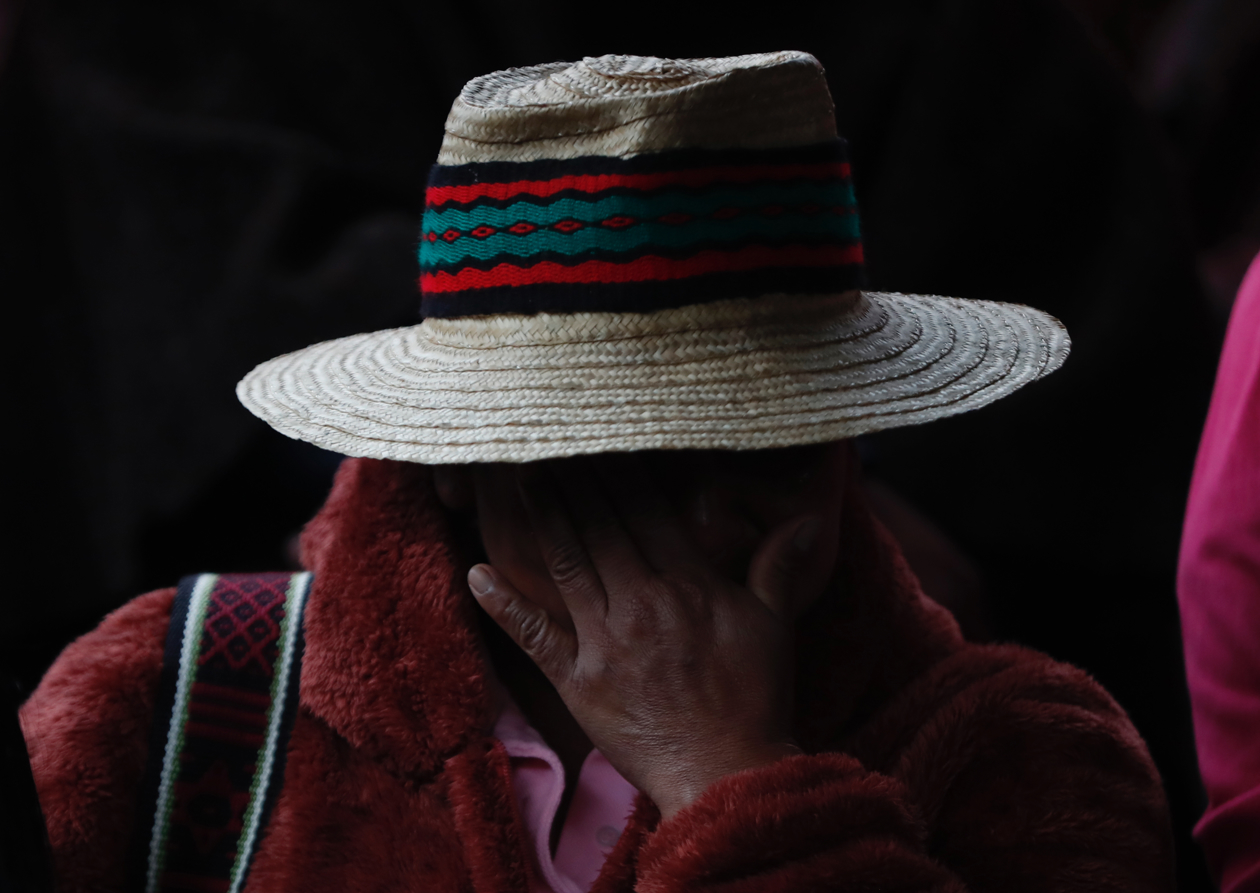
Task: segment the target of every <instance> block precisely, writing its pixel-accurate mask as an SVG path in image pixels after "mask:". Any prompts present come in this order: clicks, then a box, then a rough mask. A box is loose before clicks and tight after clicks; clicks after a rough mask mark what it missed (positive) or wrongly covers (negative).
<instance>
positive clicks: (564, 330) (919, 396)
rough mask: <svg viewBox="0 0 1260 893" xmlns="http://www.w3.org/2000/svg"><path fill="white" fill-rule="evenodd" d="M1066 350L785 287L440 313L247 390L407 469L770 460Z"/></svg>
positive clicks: (264, 370) (994, 384) (991, 326)
mask: <svg viewBox="0 0 1260 893" xmlns="http://www.w3.org/2000/svg"><path fill="white" fill-rule="evenodd" d="M1068 348H1069V342H1068V336H1067V332H1066V331H1065V330H1064V329H1063V326H1062V325H1061V324H1060V323H1059V322H1058V321H1057V320H1056V319H1054V318H1053V317H1051V316H1049V315H1048V314H1045V313H1042V312H1041V311H1039V310H1034V309H1032V308H1028V307H1022V306H1018V305H1013V304H999V303H995V302H989V301H963V300H959V299H956V298H942V297H927V296H915V295H900V294H884V293H872V292H848V293H846V294H843V295H821V296H805V297H803V296H799V295H794V296H790V297H789V296H771V297H767V298H760V299H757V300H748V299H736V300H729V301H721V302H717V303H711V304H698V305H694V306H689V307H682V308H679V309H671V310H662V311H658V312H656V313H647V314H634V313H625V314H614V313H575V314H538V315H535V316H487V317H470V318H464V319H453V320H438V319H431V320H426V321H425V322H423V323H421V324H420V325H418V326H412V327H408V328H402V329H393V330H387V331H382V332H373V333H369V334H366V335H356V336H353V337H350V338H342V339H339V340H337V341H329V342H325V343H324V344H317V345H315V346H313V347H308V348H306V349H304V350H300V351H297V352H296V353H291V354H288V355H286V356H282V357H278V358H276V359H274V360H270V361H268V362H266V363H263V364H262V365H261V366H259V367H258V368H256V369H255V370H254V371H253V372H251V373H250V374H249V375H247V376H246V377H245V379H244V380H242V381H241V383H240V384H239V385H238V386H237V395H238V396H239V397H240V399H241V402H242V403H244V404H245V406H246V407H247V408H249V410H250V411H251V412H253V413H254V414H255V415H257V416H259V417H260V418H262V419H263V420H264V421H266V422H267V423H268V424H270V425H271V426H272V427H274V428H276V429H277V430H279V431H281V432H282V433H284V434H287V435H288V436H290V437H294V438H298V439H301V440H307V441H310V442H311V443H314V444H316V445H318V446H321V447H324V448H325V449H329V450H333V451H335V452H339V453H345V454H347V455H351V456H368V457H373V458H379V459H398V460H403V461H408V462H423V463H430V464H442V463H462V462H529V461H534V460H537V459H546V458H553V457H560V456H572V455H579V454H589V453H602V452H613V451H632V450H651V449H740V450H747V449H766V448H771V447H782V446H790V445H795V444H804V443H817V442H821V441H828V440H836V439H840V438H845V437H853V436H855V435H858V434H865V433H868V432H871V431H878V430H881V429H885V428H894V427H899V426H902V425H911V424H917V423H920V422H927V421H931V420H934V419H939V418H944V417H946V416H951V415H956V414H958V413H961V412H966V411H967V410H971V409H975V408H977V407H980V406H983V405H985V404H987V403H991V402H993V401H994V400H997V399H999V398H1000V397H1003V396H1006V395H1007V394H1009V393H1011V392H1012V391H1014V390H1016V389H1017V388H1019V387H1022V386H1023V385H1025V384H1027V383H1028V382H1030V381H1033V380H1034V379H1037V378H1040V377H1042V376H1044V375H1047V374H1049V373H1050V372H1052V371H1054V370H1055V369H1056V368H1058V367H1059V366H1060V365H1061V364H1062V362H1063V360H1064V359H1065V357H1066V356H1067V353H1068Z"/></svg>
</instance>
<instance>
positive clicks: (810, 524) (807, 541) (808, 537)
mask: <svg viewBox="0 0 1260 893" xmlns="http://www.w3.org/2000/svg"><path fill="white" fill-rule="evenodd" d="M820 526H821V525H820V523H819V521H818V519H817V518H810V519H809V520H808V521H806V522H805V523H804V524H802V525H801V526H800V527H798V528H797V529H796V535H795V536H794V537H792V545H793V546H795V547H796V548H797V549H798V550H800V551H801V552H808V551H809V550H810V547H812V546H813V545H814V540H816V539H818V528H819V527H820Z"/></svg>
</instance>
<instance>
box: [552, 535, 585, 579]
mask: <svg viewBox="0 0 1260 893" xmlns="http://www.w3.org/2000/svg"><path fill="white" fill-rule="evenodd" d="M547 568H548V569H549V570H550V571H551V576H552V578H553V579H554V580H555V581H556V584H557V585H560V586H577V585H580V584H582V583H583V582H584V581H585V577H586V560H585V556H584V555H583V554H582V550H581V549H580V547H579V546H578V545H577V544H576V543H565V544H564V545H558V546H553V547H551V548H550V549H549V550H548V552H547Z"/></svg>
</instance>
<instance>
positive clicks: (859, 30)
mask: <svg viewBox="0 0 1260 893" xmlns="http://www.w3.org/2000/svg"><path fill="white" fill-rule="evenodd" d="M747 10H748V11H747V12H741V13H739V14H735V13H731V14H726V13H723V12H722V11H721V7H719V6H717V5H716V4H688V3H678V2H674V3H667V4H659V3H657V4H653V3H641V4H638V5H634V6H626V5H618V6H616V7H613V6H611V5H605V4H593V5H590V6H587V7H578V6H576V5H574V6H567V5H552V6H548V5H541V4H528V5H524V4H507V3H503V2H499V0H485V2H479V3H476V4H472V3H465V4H450V3H446V4H440V3H430V2H423V0H409V2H403V0H355V2H349V0H342V2H340V3H334V2H329V0H250V2H243V0H214V2H210V0H185V2H178V3H172V2H154V0H27V2H26V3H25V4H24V5H23V4H18V3H15V2H14V0H7V5H6V0H0V297H2V298H3V307H4V311H5V313H6V314H7V316H8V325H7V327H6V331H7V332H8V333H9V335H8V340H7V343H6V344H5V346H4V347H5V353H6V355H7V356H6V359H7V361H8V362H7V364H6V365H7V368H9V370H10V371H9V373H8V374H9V386H8V387H7V388H6V389H5V390H4V402H5V404H6V408H7V410H8V411H7V413H6V415H7V426H6V430H7V431H8V432H9V433H8V435H7V436H6V438H5V441H6V442H7V444H8V447H9V451H10V455H9V456H8V461H7V462H6V463H5V466H4V467H5V474H4V480H5V484H6V488H7V489H6V493H5V500H4V506H5V507H6V509H7V513H8V515H9V522H8V524H7V525H6V526H7V528H8V529H9V531H10V532H9V534H7V535H6V536H5V538H4V542H5V545H6V547H7V549H8V554H7V555H6V556H5V566H6V567H8V568H9V571H8V572H7V573H6V575H5V576H6V583H7V585H6V587H5V589H4V592H3V596H4V603H3V615H2V616H3V622H2V624H0V674H4V675H7V676H11V677H13V678H15V679H16V680H17V683H18V685H19V686H20V687H21V688H22V689H23V690H25V691H29V690H30V689H31V688H32V687H33V686H34V685H35V684H36V683H37V681H38V679H39V677H40V675H41V674H42V672H43V670H44V668H45V667H46V666H47V665H48V663H49V662H50V661H51V660H52V659H53V658H54V657H55V656H56V654H57V652H58V651H59V650H60V648H61V647H63V646H64V644H65V643H66V642H67V641H69V640H70V639H71V638H73V637H74V636H75V635H78V634H80V633H82V632H84V631H86V630H88V629H90V628H91V627H92V626H94V625H95V624H96V622H97V621H98V620H99V618H100V616H101V615H102V614H103V613H105V612H107V611H109V610H111V609H112V608H114V607H116V606H117V605H119V604H121V603H122V602H123V601H124V600H126V599H127V598H129V597H131V596H132V595H134V594H136V593H138V592H141V591H144V590H147V589H150V588H153V587H157V586H165V585H170V584H172V583H174V582H175V581H176V580H177V579H178V578H179V577H180V576H182V575H183V574H186V573H190V572H195V571H200V570H215V571H247V570H262V569H276V568H279V567H283V566H286V565H287V564H288V563H289V561H290V560H291V559H290V555H289V548H290V541H291V538H292V536H293V535H294V533H295V532H296V531H297V530H298V529H299V528H300V526H301V524H302V523H303V522H304V521H305V520H306V518H307V517H309V515H310V514H311V513H312V512H313V511H314V510H315V509H316V508H317V507H318V505H319V503H320V502H321V500H322V498H323V495H324V493H325V491H326V489H327V486H328V483H329V480H330V478H331V474H332V471H333V470H334V469H335V467H336V461H337V457H336V456H333V455H331V454H328V453H324V452H322V451H319V450H317V449H315V448H313V447H308V446H304V445H302V444H298V443H295V442H292V441H288V440H286V439H285V438H282V437H280V436H279V435H275V434H273V433H271V432H270V431H269V429H267V428H266V427H265V426H263V425H262V423H260V422H258V421H256V420H255V419H253V418H252V417H251V416H250V415H249V414H248V413H247V412H245V411H244V410H243V409H242V408H240V406H239V405H238V404H237V403H236V401H235V398H234V395H233V386H234V384H235V382H236V381H237V379H239V378H240V376H241V375H243V374H244V373H245V372H246V371H248V370H249V369H250V368H252V366H253V365H255V364H256V363H258V362H260V361H262V360H264V359H267V358H269V357H271V356H274V355H276V354H278V353H281V352H284V351H287V350H292V349H295V348H298V347H302V346H305V345H306V344H309V343H312V342H314V341H319V340H324V339H327V338H332V337H337V336H341V335H347V334H351V333H354V332H359V331H366V330H370V329H376V328H383V327H386V326H393V325H407V324H411V323H413V322H415V321H416V320H417V311H418V298H417V295H416V294H415V290H414V278H415V275H416V268H415V261H414V244H415V239H416V233H417V231H418V220H419V213H420V209H421V205H422V200H423V195H422V187H423V182H424V177H425V174H426V171H427V168H428V166H429V164H430V163H431V162H432V160H433V158H434V157H435V155H436V153H437V148H438V144H439V142H440V139H441V134H442V121H443V119H444V118H445V115H446V112H447V109H448V108H449V106H450V103H451V101H452V99H453V98H454V96H455V95H456V93H457V92H458V90H459V88H460V87H461V86H462V84H463V83H464V82H465V81H466V80H468V79H469V78H471V77H474V76H476V75H479V74H483V73H486V72H489V71H492V70H495V69H499V68H504V67H508V66H513V65H525V64H532V63H538V62H544V61H553V60H556V59H570V60H572V59H577V58H580V57H582V56H585V55H600V54H603V53H607V52H620V53H639V54H650V55H660V56H683V57H685V56H718V55H731V54H736V53H745V52H759V51H764V50H773V49H801V50H807V51H809V52H812V53H813V54H815V55H816V56H817V57H818V58H819V59H820V60H821V61H822V62H823V64H824V65H825V67H826V68H827V72H828V77H829V80H830V83H831V88H832V92H833V94H834V96H835V99H836V104H837V113H838V120H839V125H840V130H841V133H842V134H843V135H844V136H846V137H847V138H848V139H849V140H850V143H851V151H852V156H853V163H854V176H855V180H856V184H857V189H858V198H859V202H860V204H861V207H862V211H863V223H864V230H865V240H866V246H867V256H868V261H869V278H870V284H871V286H872V287H874V288H878V289H882V290H890V291H906V292H919V293H926V294H948V295H958V296H963V297H970V298H988V299H997V300H1007V301H1016V302H1021V303H1027V304H1031V305H1034V306H1037V307H1040V308H1043V309H1045V310H1048V311H1049V312H1051V313H1054V314H1055V315H1056V316H1058V317H1059V318H1060V319H1062V320H1063V322H1064V323H1065V324H1066V325H1067V327H1068V330H1069V331H1070V333H1071V334H1072V337H1073V340H1074V349H1073V353H1072V356H1071V357H1070V359H1069V360H1068V363H1067V365H1066V366H1065V367H1064V368H1063V370H1062V371H1060V372H1058V373H1056V374H1055V375H1054V376H1052V377H1051V378H1050V379H1048V380H1046V381H1045V382H1043V383H1039V384H1037V385H1035V386H1033V387H1030V388H1027V389H1025V390H1024V391H1021V392H1020V393H1018V394H1016V395H1015V396H1013V397H1011V398H1009V399H1007V400H1004V401H1002V402H1001V403H999V404H996V405H994V406H992V407H990V408H987V409H985V410H984V411H983V412H979V413H974V414H969V415H965V416H962V417H959V418H955V419H951V420H947V421H943V422H937V423H934V424H932V425H929V426H925V427H921V428H913V429H906V430H901V431H893V432H887V433H884V434H880V435H876V436H874V437H871V438H868V439H865V441H864V443H863V444H862V449H863V453H864V455H865V457H866V459H867V463H868V467H869V469H870V471H871V474H872V476H873V477H874V478H876V479H877V480H878V481H879V482H880V483H879V486H881V487H883V488H884V491H885V496H886V499H885V502H886V503H889V504H891V505H892V506H893V507H894V508H895V507H896V506H898V505H899V506H901V508H902V509H903V511H902V512H901V516H900V518H901V522H902V523H900V524H897V523H894V527H897V526H900V528H901V530H900V531H899V532H902V533H904V535H905V536H907V537H908V538H914V537H915V536H916V531H918V532H919V533H921V534H923V536H925V537H927V539H928V540H933V541H935V542H937V544H938V545H939V549H938V550H937V551H938V552H939V551H940V550H941V549H943V550H945V551H946V552H948V553H949V554H950V556H951V558H950V561H951V562H952V565H951V567H953V568H954V570H955V571H956V573H955V578H956V579H955V582H957V581H958V580H962V582H961V583H959V584H958V586H957V587H956V588H957V590H958V591H957V592H954V593H953V594H952V595H951V596H950V597H951V598H954V599H956V600H957V601H958V604H959V606H960V613H962V614H965V615H966V616H967V617H969V618H970V620H968V621H967V622H968V625H969V626H970V627H971V629H972V630H973V632H975V633H976V634H977V635H979V636H984V637H991V638H996V639H999V640H1015V641H1020V642H1023V643H1026V644H1029V645H1032V646H1034V647H1036V648H1039V649H1042V650H1044V651H1047V652H1049V653H1050V654H1052V655H1054V656H1055V657H1058V658H1062V659H1064V660H1067V661H1071V662H1074V663H1077V664H1079V665H1081V666H1084V667H1085V668H1087V669H1088V670H1090V671H1091V672H1092V673H1094V674H1095V675H1096V676H1097V678H1098V679H1099V680H1100V681H1102V682H1103V684H1104V685H1106V686H1107V687H1108V689H1109V690H1110V691H1111V692H1112V693H1113V694H1114V695H1115V696H1116V697H1117V699H1118V700H1120V702H1121V703H1122V704H1123V705H1124V706H1125V707H1126V708H1127V709H1128V710H1129V712H1130V714H1131V715H1132V716H1133V718H1134V721H1135V722H1136V724H1137V725H1138V727H1139V729H1140V730H1141V731H1142V733H1143V734H1144V735H1145V737H1146V738H1147V741H1148V742H1149V744H1150V747H1151V750H1152V752H1153V754H1154V756H1155V758H1156V761H1157V762H1158V764H1159V766H1160V769H1161V771H1162V773H1163V775H1164V779H1165V783H1166V785H1167V789H1168V794H1169V798H1170V801H1171V804H1172V807H1173V814H1174V821H1175V823H1176V830H1177V834H1178V845H1179V850H1180V874H1181V877H1180V881H1181V885H1182V888H1183V889H1184V890H1194V891H1197V890H1206V889H1209V888H1210V884H1209V882H1208V880H1207V877H1206V874H1205V872H1204V869H1203V865H1202V861H1201V859H1200V857H1199V856H1198V854H1197V851H1196V850H1195V849H1194V847H1193V844H1192V842H1191V841H1190V838H1189V829H1190V827H1191V825H1192V824H1193V822H1194V821H1195V820H1196V819H1197V817H1198V815H1199V814H1200V813H1201V811H1202V808H1203V800H1202V791H1201V787H1200V785H1199V781H1198V777H1197V772H1196V768H1195V759H1194V751H1193V739H1192V732H1191V727H1190V720H1189V711H1188V704H1187V697H1186V690H1185V682H1184V676H1183V667H1182V662H1181V653H1180V637H1179V631H1178V623H1177V610H1176V601H1175V591H1174V571H1175V564H1176V551H1177V542H1178V535H1179V530H1180V522H1181V513H1182V509H1183V503H1184V499H1185V494H1186V491H1187V487H1188V483H1189V476H1190V471H1191V467H1192V463H1193V457H1194V450H1195V445H1196V443H1197V438H1198V433H1199V429H1200V426H1201V424H1202V420H1203V417H1204V414H1205V412H1206V406H1207V399H1208V396H1209V393H1210V388H1211V382H1212V371H1213V369H1214V365H1215V359H1216V353H1217V350H1218V348H1219V342H1220V337H1221V334H1222V332H1223V326H1224V321H1225V319H1226V317H1227V314H1228V309H1229V303H1230V301H1231V300H1232V296H1233V293H1234V290H1235V288H1236V287H1237V283H1238V281H1239V280H1240V279H1241V276H1242V272H1243V270H1244V269H1245V265H1246V263H1247V261H1248V260H1249V259H1250V258H1251V256H1252V255H1253V254H1254V253H1255V252H1256V251H1257V250H1258V249H1260V138H1258V135H1257V132H1256V127H1257V123H1258V122H1260V114H1258V112H1260V3H1256V2H1255V0H1070V2H1069V0H1018V2H1012V0H837V2H833V3H829V4H825V5H824V4H808V3H795V4H793V3H782V4H771V5H757V6H754V7H747ZM889 511H890V512H891V515H893V516H895V515H896V514H897V513H896V511H893V510H892V509H889ZM907 519H909V520H907ZM891 520H892V521H894V522H896V521H897V517H891ZM916 525H917V526H916ZM923 531H927V533H923ZM931 551H932V550H931V549H930V548H925V549H924V550H918V551H916V550H915V549H913V548H912V549H911V552H912V553H913V554H912V556H911V557H912V561H915V560H920V561H925V562H926V561H928V560H929V559H930V554H929V553H931ZM919 552H923V554H926V555H928V556H929V557H928V558H924V557H923V555H921V554H919ZM924 572H925V580H926V579H929V578H932V579H935V578H934V577H932V574H931V569H930V568H927V567H926V566H925V568H924ZM934 585H936V584H934ZM929 588H932V587H929Z"/></svg>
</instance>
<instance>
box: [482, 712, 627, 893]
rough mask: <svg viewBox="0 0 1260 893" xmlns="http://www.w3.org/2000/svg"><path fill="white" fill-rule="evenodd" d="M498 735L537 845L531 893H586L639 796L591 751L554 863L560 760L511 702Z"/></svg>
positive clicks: (497, 726)
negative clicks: (509, 758)
mask: <svg viewBox="0 0 1260 893" xmlns="http://www.w3.org/2000/svg"><path fill="white" fill-rule="evenodd" d="M494 736H495V737H496V738H498V739H499V740H500V741H502V742H503V746H504V748H506V750H507V752H508V756H510V757H511V758H512V792H513V793H514V794H515V795H516V802H517V805H518V806H519V808H520V811H521V817H522V818H523V819H524V820H525V828H526V831H527V832H528V834H529V838H530V839H531V840H533V841H534V857H535V862H534V867H535V868H536V869H537V872H536V873H537V877H538V882H537V883H536V885H535V886H534V888H533V891H532V893H586V891H587V890H589V889H590V888H591V885H592V884H594V883H595V878H596V877H598V876H599V871H600V869H601V868H603V866H604V859H605V857H606V856H607V855H608V854H609V853H610V852H611V851H612V848H613V844H615V843H616V842H617V838H618V837H619V836H620V835H621V832H622V830H623V829H624V828H625V826H626V820H627V819H628V818H629V816H630V813H631V812H632V811H633V808H634V798H635V795H636V794H638V791H637V790H635V788H634V786H633V785H632V784H630V782H628V781H626V780H625V779H624V778H622V777H621V774H620V773H619V772H618V771H617V770H616V769H614V768H613V767H612V765H611V764H610V763H609V762H608V760H607V759H605V758H604V755H603V754H601V753H600V752H599V751H598V750H592V751H591V753H590V754H589V755H588V756H587V758H586V761H585V762H583V763H582V769H581V771H580V772H579V773H578V779H577V790H576V791H574V792H573V799H572V800H571V801H570V802H569V812H568V814H567V815H566V816H565V820H564V827H563V828H562V829H561V830H560V841H559V843H558V844H557V846H556V854H555V857H554V858H553V857H552V855H551V827H552V824H553V823H554V821H555V818H556V810H557V809H558V808H559V806H560V798H561V797H562V796H563V794H564V767H563V766H561V764H560V758H559V757H558V756H556V753H555V751H553V750H552V749H551V748H550V747H548V746H547V744H546V742H544V741H543V739H542V736H541V735H539V734H538V732H537V731H535V730H534V728H533V727H532V726H531V725H530V724H529V721H528V720H526V719H525V716H524V715H523V714H522V713H521V711H520V709H519V708H518V707H517V706H516V705H515V704H513V703H512V702H511V701H510V700H508V701H507V703H506V705H505V707H504V709H503V712H502V713H501V714H500V715H499V721H498V722H497V723H496V724H495V727H494Z"/></svg>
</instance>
